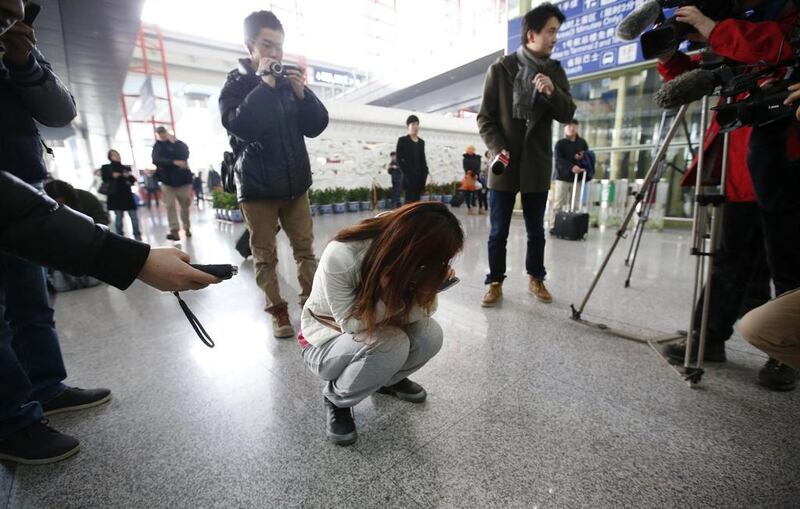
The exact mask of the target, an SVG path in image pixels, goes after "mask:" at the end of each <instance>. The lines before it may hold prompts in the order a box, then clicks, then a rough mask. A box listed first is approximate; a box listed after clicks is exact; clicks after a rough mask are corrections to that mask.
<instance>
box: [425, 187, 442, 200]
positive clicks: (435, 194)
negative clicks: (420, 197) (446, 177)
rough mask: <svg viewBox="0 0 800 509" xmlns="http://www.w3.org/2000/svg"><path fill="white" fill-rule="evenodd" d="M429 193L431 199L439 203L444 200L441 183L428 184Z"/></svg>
mask: <svg viewBox="0 0 800 509" xmlns="http://www.w3.org/2000/svg"><path fill="white" fill-rule="evenodd" d="M428 193H429V194H430V198H431V201H435V202H437V203H438V202H441V201H442V193H441V186H440V185H439V184H435V183H431V184H428Z"/></svg>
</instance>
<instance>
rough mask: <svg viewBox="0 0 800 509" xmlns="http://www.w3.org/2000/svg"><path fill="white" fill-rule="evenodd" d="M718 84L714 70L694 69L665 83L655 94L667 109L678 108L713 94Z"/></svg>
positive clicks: (661, 105) (656, 100)
mask: <svg viewBox="0 0 800 509" xmlns="http://www.w3.org/2000/svg"><path fill="white" fill-rule="evenodd" d="M717 85H718V83H717V75H716V74H715V73H714V72H713V71H709V70H706V69H694V70H693V71H689V72H687V73H683V74H681V75H680V76H678V77H677V78H675V79H674V80H672V81H668V82H667V83H664V86H662V87H661V89H660V90H659V91H658V92H656V94H655V96H654V99H655V103H656V105H657V106H658V107H659V108H663V109H665V110H669V109H672V108H677V107H679V106H683V105H684V104H689V103H691V102H694V101H697V100H699V99H702V98H703V97H705V96H707V95H711V94H713V93H714V90H715V89H716V88H717Z"/></svg>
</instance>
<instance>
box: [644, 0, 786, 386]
mask: <svg viewBox="0 0 800 509" xmlns="http://www.w3.org/2000/svg"><path fill="white" fill-rule="evenodd" d="M743 7H744V8H750V9H753V11H754V12H753V17H752V18H751V19H749V20H740V19H727V20H723V21H720V22H715V21H714V20H711V19H710V18H708V17H707V16H705V15H704V14H703V13H702V12H701V11H700V10H699V9H698V8H697V7H682V8H680V9H678V11H677V14H676V16H677V20H678V21H681V22H684V23H688V24H690V25H692V26H694V27H695V28H696V29H697V34H693V36H690V38H691V39H693V40H696V41H702V42H707V43H708V45H709V47H710V49H711V50H712V51H713V52H714V53H716V54H717V55H719V56H722V57H726V58H728V59H731V60H733V61H736V62H741V63H747V64H754V63H762V62H779V61H783V60H786V59H790V58H792V57H793V56H794V54H793V49H792V46H791V44H790V36H791V32H792V30H793V29H794V27H795V25H796V23H797V22H798V12H797V9H796V8H795V7H794V5H793V3H792V2H791V1H787V0H750V1H745V2H743ZM698 65H699V56H698V57H694V58H690V57H689V56H687V55H686V54H684V53H680V52H677V53H675V54H674V55H672V57H670V58H668V59H663V60H660V61H659V64H658V71H659V73H660V74H661V76H662V77H663V78H664V79H665V80H666V81H669V80H671V79H673V78H675V77H676V76H678V75H680V74H682V73H684V72H686V71H688V70H691V69H694V68H696V67H697V66H698ZM747 95H748V94H746V93H745V94H741V95H740V96H738V97H736V98H735V101H740V100H743V99H746V98H747ZM751 134H752V128H750V127H743V128H741V129H738V130H736V131H733V132H732V133H731V134H730V137H729V145H728V167H727V177H726V181H725V198H726V203H725V208H724V213H723V223H722V240H721V245H720V249H719V251H718V252H717V254H716V256H715V257H714V259H713V265H712V281H713V282H712V286H711V302H710V312H709V325H708V334H707V343H706V350H705V354H704V361H706V362H723V361H725V341H726V340H727V339H728V338H729V337H730V336H731V335H732V334H733V325H734V324H735V323H736V321H737V320H738V319H739V317H741V316H742V315H744V314H745V313H746V312H747V311H749V310H750V309H753V308H754V307H756V306H759V305H761V304H763V303H765V302H766V301H768V300H769V298H770V289H769V278H770V275H772V276H773V279H775V285H776V288H777V287H779V286H780V285H779V282H778V280H777V278H775V274H776V272H777V273H780V272H781V270H776V267H774V265H775V263H774V261H775V260H774V258H775V257H774V256H768V254H767V253H775V252H776V249H774V248H772V249H770V248H771V247H773V246H772V245H771V244H775V243H776V242H777V243H780V242H783V241H784V240H785V239H784V240H781V239H775V238H771V237H770V236H767V235H766V229H765V223H766V222H767V221H774V220H773V218H771V217H769V218H768V217H767V214H766V213H765V211H764V210H763V206H762V205H761V204H759V201H758V199H757V195H756V192H755V189H754V186H753V180H752V178H751V170H750V167H749V165H748V150H749V148H750V138H751ZM794 134H795V140H797V137H796V133H794ZM797 144H798V145H800V143H797ZM721 148H722V136H721V135H720V126H719V124H718V123H717V121H716V115H714V116H712V120H711V125H710V127H709V129H708V131H707V132H706V135H705V138H704V144H703V151H704V154H705V161H707V163H706V164H708V166H707V167H706V168H707V169H706V171H704V173H705V174H706V175H711V176H712V178H714V177H716V178H717V179H718V178H719V177H720V176H721V173H722V171H721V170H722V154H721ZM696 168H697V160H696V159H695V161H694V162H693V163H692V165H691V166H690V168H689V172H688V173H687V176H686V177H685V178H684V185H692V183H693V182H694V181H695V176H694V172H695V171H696ZM709 168H710V170H711V171H710V172H709V171H708V169H709ZM794 192H795V193H796V192H797V190H795V191H794ZM790 249H791V247H790V246H789V250H790ZM782 251H786V250H785V249H783V248H782V247H781V246H778V249H777V252H782ZM770 262H773V263H770ZM795 265H797V264H796V263H795ZM789 279H791V278H789ZM780 291H781V290H780V289H779V293H780ZM702 305H703V303H702V298H701V299H700V301H699V302H698V303H697V306H696V308H695V323H696V324H698V325H699V324H700V320H701V314H702ZM695 335H696V336H698V335H699V333H698V332H697V331H695ZM697 347H698V343H697V341H694V342H693V351H692V358H693V359H694V358H696V356H697ZM685 352H686V343H685V342H682V343H678V344H672V345H667V346H666V347H665V348H664V354H665V355H666V356H668V357H669V358H670V359H674V360H675V361H678V362H682V361H683V359H684V356H685ZM796 380H797V371H796V370H795V369H793V368H791V367H789V366H788V365H786V364H782V363H780V362H778V361H776V360H774V359H769V360H768V361H767V363H766V365H765V366H764V367H763V368H762V369H761V371H760V372H759V381H760V382H761V383H762V384H764V385H766V386H767V387H769V388H771V389H775V390H791V389H793V388H794V387H795V384H796Z"/></svg>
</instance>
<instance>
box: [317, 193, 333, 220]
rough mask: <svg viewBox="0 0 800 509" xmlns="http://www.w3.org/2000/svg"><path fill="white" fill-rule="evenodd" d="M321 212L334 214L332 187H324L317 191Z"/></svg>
mask: <svg viewBox="0 0 800 509" xmlns="http://www.w3.org/2000/svg"><path fill="white" fill-rule="evenodd" d="M316 197H317V203H318V204H319V213H320V215H322V214H333V193H332V191H331V190H330V189H322V190H320V191H317V193H316Z"/></svg>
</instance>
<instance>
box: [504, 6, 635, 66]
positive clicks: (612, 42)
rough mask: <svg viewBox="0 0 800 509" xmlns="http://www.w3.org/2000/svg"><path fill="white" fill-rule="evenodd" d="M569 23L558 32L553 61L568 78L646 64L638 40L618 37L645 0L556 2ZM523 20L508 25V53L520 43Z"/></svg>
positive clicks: (516, 20)
mask: <svg viewBox="0 0 800 509" xmlns="http://www.w3.org/2000/svg"><path fill="white" fill-rule="evenodd" d="M553 3H555V4H556V5H558V7H559V8H560V9H561V11H562V12H563V13H564V15H565V16H566V17H567V20H566V21H565V22H564V24H563V25H561V30H560V31H559V32H558V42H557V43H556V47H555V50H554V51H553V58H555V59H557V60H560V61H561V66H562V67H563V68H564V71H566V73H567V76H568V77H570V78H576V77H578V76H581V75H584V74H591V73H594V72H598V71H604V70H608V69H612V68H616V67H621V66H627V65H631V64H636V63H639V62H643V61H644V57H643V56H642V49H641V46H640V45H639V41H638V40H637V41H623V40H621V39H619V38H617V36H616V30H617V25H619V23H620V21H622V20H623V19H624V18H625V16H627V15H628V14H630V13H631V12H632V11H633V10H634V9H635V8H636V7H637V6H638V5H639V4H641V3H643V2H642V0H561V1H556V2H553ZM520 22H521V18H516V19H513V20H511V21H509V22H508V51H509V53H512V52H514V51H516V50H517V48H518V47H519V44H520V32H521V26H520V25H521V23H520Z"/></svg>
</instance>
